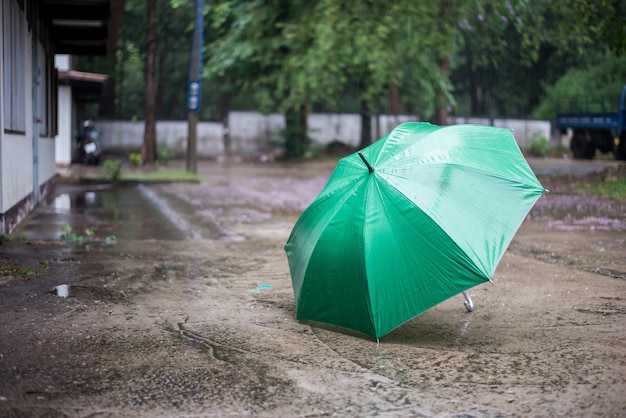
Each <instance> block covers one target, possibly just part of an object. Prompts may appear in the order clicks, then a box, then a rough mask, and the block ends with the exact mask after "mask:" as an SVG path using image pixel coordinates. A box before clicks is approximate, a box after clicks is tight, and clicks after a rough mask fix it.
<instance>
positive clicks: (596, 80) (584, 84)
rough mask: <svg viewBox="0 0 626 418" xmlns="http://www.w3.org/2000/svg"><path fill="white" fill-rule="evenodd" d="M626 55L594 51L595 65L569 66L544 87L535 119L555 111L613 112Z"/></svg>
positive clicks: (625, 68) (625, 77)
mask: <svg viewBox="0 0 626 418" xmlns="http://www.w3.org/2000/svg"><path fill="white" fill-rule="evenodd" d="M625 80H626V56H621V57H616V56H614V55H611V54H605V55H600V54H597V60H596V64H595V65H589V66H587V67H585V68H573V69H571V70H569V71H568V72H567V73H565V75H564V76H563V77H561V78H560V79H559V80H558V81H557V82H556V83H555V84H554V85H551V86H549V87H548V88H547V90H546V94H545V98H544V100H543V101H542V102H541V104H540V105H539V106H538V107H537V108H536V109H535V111H534V112H533V117H535V118H539V119H554V118H555V117H556V114H557V112H568V111H586V112H609V111H610V112H616V111H617V108H618V105H619V98H620V94H621V92H622V86H623V85H624V84H625V83H626V82H625Z"/></svg>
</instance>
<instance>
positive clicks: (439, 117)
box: [434, 57, 450, 126]
mask: <svg viewBox="0 0 626 418" xmlns="http://www.w3.org/2000/svg"><path fill="white" fill-rule="evenodd" d="M437 62H438V64H439V68H440V69H441V72H442V73H443V74H444V76H445V78H446V79H447V78H448V75H449V73H450V61H449V60H448V57H442V58H439V59H438V60H437ZM436 100H437V107H436V108H435V118H434V123H435V125H439V126H444V125H447V124H448V100H447V99H446V94H445V92H444V91H441V90H440V91H438V92H437V99H436Z"/></svg>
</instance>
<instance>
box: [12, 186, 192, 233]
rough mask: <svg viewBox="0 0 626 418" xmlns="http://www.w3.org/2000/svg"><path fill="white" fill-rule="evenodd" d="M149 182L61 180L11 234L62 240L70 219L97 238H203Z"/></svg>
mask: <svg viewBox="0 0 626 418" xmlns="http://www.w3.org/2000/svg"><path fill="white" fill-rule="evenodd" d="M153 195H154V193H153V192H151V191H150V190H149V188H147V187H145V186H141V185H136V186H112V185H89V186H75V185H65V184H60V185H57V186H56V188H55V193H54V195H53V196H51V197H50V198H49V199H47V200H46V201H43V202H41V203H40V205H39V206H38V207H37V209H36V210H35V211H33V212H32V213H31V215H29V218H28V219H27V221H26V222H22V223H21V224H20V225H19V226H18V228H16V230H15V231H14V232H13V234H12V235H14V236H19V237H24V238H27V239H42V240H58V239H59V238H60V236H61V234H62V233H63V231H62V228H63V226H65V225H69V226H71V227H72V232H74V233H76V234H77V235H85V234H84V233H83V231H85V229H90V230H92V231H93V232H94V234H95V236H94V238H95V239H97V240H99V241H104V240H105V239H106V237H110V236H115V237H116V238H117V239H118V240H150V239H155V240H185V239H189V238H192V239H200V238H201V237H200V236H199V235H198V234H197V233H195V232H193V230H192V228H191V226H190V225H188V224H187V223H186V222H184V221H182V220H181V219H180V217H178V216H177V215H176V213H174V212H173V211H168V208H167V206H166V205H165V204H164V203H163V202H160V201H157V200H155V198H154V197H153Z"/></svg>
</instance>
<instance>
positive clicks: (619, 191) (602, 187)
mask: <svg viewBox="0 0 626 418" xmlns="http://www.w3.org/2000/svg"><path fill="white" fill-rule="evenodd" d="M574 187H575V188H576V189H578V190H582V191H585V192H587V193H589V194H591V195H594V196H599V197H610V198H613V199H626V178H622V177H618V178H604V179H603V180H602V181H599V182H592V183H576V185H575V186H574Z"/></svg>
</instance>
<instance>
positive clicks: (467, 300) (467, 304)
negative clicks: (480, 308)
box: [463, 291, 474, 312]
mask: <svg viewBox="0 0 626 418" xmlns="http://www.w3.org/2000/svg"><path fill="white" fill-rule="evenodd" d="M463 296H465V302H463V304H464V305H465V308H466V309H467V312H472V311H473V310H474V302H472V298H471V297H470V295H469V292H467V291H466V292H463Z"/></svg>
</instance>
